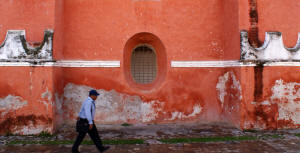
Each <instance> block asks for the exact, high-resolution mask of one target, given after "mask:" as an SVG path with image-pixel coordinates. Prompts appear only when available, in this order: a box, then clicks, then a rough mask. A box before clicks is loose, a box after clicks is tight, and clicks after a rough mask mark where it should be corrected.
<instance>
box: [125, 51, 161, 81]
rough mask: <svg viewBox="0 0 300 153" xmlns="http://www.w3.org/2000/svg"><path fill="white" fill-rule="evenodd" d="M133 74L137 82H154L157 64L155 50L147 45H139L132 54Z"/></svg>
mask: <svg viewBox="0 0 300 153" xmlns="http://www.w3.org/2000/svg"><path fill="white" fill-rule="evenodd" d="M130 68H131V74H132V76H133V79H134V80H135V82H137V83H140V84H149V83H152V82H153V80H155V78H156V74H157V64H156V54H155V52H154V50H153V49H152V48H150V47H148V46H147V45H142V46H138V47H137V48H135V49H134V50H133V52H132V55H131V67H130Z"/></svg>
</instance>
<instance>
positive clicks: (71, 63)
mask: <svg viewBox="0 0 300 153" xmlns="http://www.w3.org/2000/svg"><path fill="white" fill-rule="evenodd" d="M1 66H11V67H18V66H40V67H52V66H54V67H108V68H109V67H111V68H114V67H116V68H118V67H120V61H83V60H61V61H56V62H42V61H22V62H17V61H16V62H10V61H4V62H0V67H1ZM245 66H257V64H256V63H255V62H241V61H238V60H235V61H234V60H232V61H171V67H173V68H197V67H198V68H201V67H202V68H210V67H245ZM263 66H300V62H299V61H297V62H296V61H295V62H265V63H264V64H263Z"/></svg>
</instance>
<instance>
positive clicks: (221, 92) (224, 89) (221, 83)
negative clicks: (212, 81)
mask: <svg viewBox="0 0 300 153" xmlns="http://www.w3.org/2000/svg"><path fill="white" fill-rule="evenodd" d="M230 79H232V84H231V85H230V86H228V85H226V84H227V83H228V81H229V80H230ZM228 88H230V89H228ZM216 89H217V91H218V99H219V100H220V103H221V107H222V108H223V107H224V102H225V96H226V95H228V96H232V95H231V94H234V93H230V92H228V91H231V90H238V92H239V93H238V96H239V97H238V98H239V100H242V89H241V84H240V82H239V81H238V80H237V79H236V76H235V75H234V73H233V72H232V71H230V72H227V73H225V74H224V75H223V76H220V77H219V80H218V83H217V86H216Z"/></svg>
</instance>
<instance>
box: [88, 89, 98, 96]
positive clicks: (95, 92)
mask: <svg viewBox="0 0 300 153" xmlns="http://www.w3.org/2000/svg"><path fill="white" fill-rule="evenodd" d="M89 95H95V96H99V95H100V94H99V93H98V92H97V91H96V90H94V89H93V90H91V91H90V92H89Z"/></svg>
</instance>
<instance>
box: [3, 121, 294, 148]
mask: <svg viewBox="0 0 300 153" xmlns="http://www.w3.org/2000/svg"><path fill="white" fill-rule="evenodd" d="M72 129H73V127H64V128H62V129H61V130H60V131H59V132H58V133H57V134H55V135H53V136H50V137H38V136H1V137H0V152H1V153H27V152H28V153H29V152H31V153H66V152H70V148H71V146H72V145H71V144H68V145H28V144H27V145H24V144H17V145H7V144H8V143H9V142H12V141H16V140H23V141H39V140H45V141H50V140H53V141H60V140H74V138H75V136H76V133H75V132H74V130H72ZM98 129H99V130H100V131H99V132H100V134H101V136H102V138H103V139H104V140H117V139H119V140H120V139H122V140H132V139H143V140H144V143H143V144H131V145H127V144H126V145H111V149H110V150H109V151H107V153H145V152H151V153H152V152H153V153H169V152H170V153H197V152H199V153H200V152H201V153H203V152H208V153H209V152H213V153H224V152H226V153H231V152H232V153H233V152H235V153H236V152H242V153H252V152H253V153H283V152H287V153H298V152H300V146H299V145H298V144H299V143H300V137H298V136H296V135H297V134H298V133H300V130H278V131H241V130H239V129H236V128H233V127H230V126H227V125H224V124H222V125H221V124H201V125H199V124H165V125H127V126H121V125H118V126H116V125H114V126H112V125H105V126H98ZM238 136H251V137H257V139H256V140H245V141H243V140H240V141H232V140H228V141H219V142H213V141H210V142H195V143H173V144H167V143H162V142H160V141H158V140H159V139H172V138H200V137H202V138H205V137H238ZM86 139H89V137H88V136H87V137H86ZM80 151H81V153H91V152H97V150H96V148H95V146H94V145H82V146H81V148H80Z"/></svg>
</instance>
